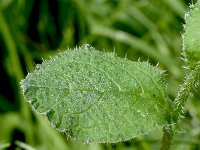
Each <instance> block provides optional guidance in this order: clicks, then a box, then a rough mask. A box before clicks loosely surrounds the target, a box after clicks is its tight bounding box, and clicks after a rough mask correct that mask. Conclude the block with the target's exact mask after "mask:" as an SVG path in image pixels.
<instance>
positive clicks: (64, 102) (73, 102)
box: [21, 45, 168, 143]
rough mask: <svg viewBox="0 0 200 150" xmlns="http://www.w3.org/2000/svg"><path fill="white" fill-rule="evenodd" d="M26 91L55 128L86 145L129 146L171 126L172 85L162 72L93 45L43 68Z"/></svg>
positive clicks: (31, 76)
mask: <svg viewBox="0 0 200 150" xmlns="http://www.w3.org/2000/svg"><path fill="white" fill-rule="evenodd" d="M21 86H22V90H23V93H24V96H25V98H26V100H27V101H28V102H29V103H31V104H32V106H33V108H34V109H35V110H36V111H38V112H40V113H43V114H45V115H46V116H47V118H48V120H49V121H50V123H51V125H52V126H53V127H55V128H56V129H58V130H59V131H61V132H64V133H66V134H67V135H69V136H71V137H73V138H76V139H78V140H81V141H83V142H97V143H102V142H111V143H115V142H118V141H124V140H128V139H131V138H134V137H136V136H139V135H142V134H146V133H148V132H150V131H151V130H153V129H154V128H155V127H158V126H162V125H164V124H165V123H166V119H165V115H166V112H167V109H168V102H167V95H166V93H167V92H166V89H165V87H166V85H165V83H164V82H163V79H162V75H161V72H160V71H159V70H158V69H157V68H156V67H153V66H151V65H149V64H148V63H147V62H132V61H129V60H126V59H122V58H119V57H116V56H115V55H114V54H113V53H104V52H99V51H96V50H95V49H94V48H92V47H90V46H87V45H85V46H82V47H80V48H78V49H77V50H69V51H66V52H62V53H60V54H58V55H57V56H55V57H54V58H52V59H51V60H48V61H45V62H43V63H42V64H41V65H40V66H39V67H38V69H36V70H35V71H34V72H33V73H30V74H29V75H28V76H27V77H26V78H25V79H24V80H23V81H22V82H21Z"/></svg>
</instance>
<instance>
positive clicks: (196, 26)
mask: <svg viewBox="0 0 200 150" xmlns="http://www.w3.org/2000/svg"><path fill="white" fill-rule="evenodd" d="M190 8H191V9H190V11H189V12H188V13H186V14H185V22H186V24H185V33H184V35H183V50H184V54H185V58H186V61H187V62H188V65H189V66H190V67H192V68H193V67H195V66H196V65H197V64H199V60H200V59H199V58H200V1H198V2H197V3H196V4H195V5H191V6H190Z"/></svg>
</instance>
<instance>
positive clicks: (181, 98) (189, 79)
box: [173, 65, 200, 123]
mask: <svg viewBox="0 0 200 150" xmlns="http://www.w3.org/2000/svg"><path fill="white" fill-rule="evenodd" d="M199 88H200V65H198V66H196V67H195V69H194V70H192V71H191V73H190V74H189V75H188V76H186V79H185V82H184V83H183V85H182V86H181V89H180V91H179V93H178V95H177V97H176V99H175V101H174V110H173V117H174V121H175V123H177V121H178V120H180V118H181V117H182V116H183V114H184V112H185V108H184V106H185V103H186V101H187V100H188V98H190V97H194V95H195V93H197V91H198V89H199Z"/></svg>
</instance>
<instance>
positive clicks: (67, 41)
mask: <svg viewBox="0 0 200 150" xmlns="http://www.w3.org/2000/svg"><path fill="white" fill-rule="evenodd" d="M193 2H194V3H195V0H193ZM189 4H192V1H191V0H54V1H53V0H52V1H51V0H0V62H1V63H0V149H9V150H14V149H17V150H20V149H26V150H34V149H37V150H79V149H80V150H88V149H90V150H112V149H116V150H130V149H139V150H150V149H159V147H160V143H161V138H162V129H160V130H156V131H153V132H152V133H150V134H148V135H146V136H141V137H138V138H135V139H132V140H130V141H127V142H120V143H117V144H90V145H87V144H82V143H80V142H78V141H74V140H73V139H70V138H69V137H67V136H65V135H63V134H60V133H58V132H57V131H56V130H55V129H53V128H51V127H50V126H49V124H48V122H47V120H46V119H44V118H43V117H41V116H39V115H38V114H37V113H35V112H34V111H32V109H31V108H30V106H29V104H27V103H26V102H25V101H24V99H23V97H22V94H21V90H20V87H19V82H20V80H21V79H23V78H24V76H25V75H26V74H27V73H28V72H31V71H33V70H34V67H35V64H38V63H41V62H42V61H43V59H49V57H50V56H54V55H55V54H57V53H58V52H59V51H63V50H66V49H68V48H74V47H76V46H78V45H82V44H84V43H89V44H91V45H92V46H94V47H96V48H97V49H99V50H103V51H115V53H116V54H117V55H118V56H119V57H127V58H128V59H130V60H133V61H138V59H139V58H140V60H141V61H149V62H150V63H151V64H153V65H157V64H158V67H159V68H161V69H162V70H166V82H167V84H168V93H169V96H170V98H171V99H172V100H173V99H174V97H175V96H176V93H177V91H178V90H179V85H180V83H181V82H182V81H183V79H184V76H185V74H186V71H185V70H184V69H183V67H182V66H183V65H184V63H183V61H182V60H181V57H182V56H181V49H182V48H181V47H182V43H181V33H182V32H183V29H182V26H183V23H184V13H185V12H186V11H188V9H189V7H188V6H189ZM186 108H187V111H186V113H185V116H186V117H185V118H184V119H183V120H182V122H181V123H180V124H179V128H177V129H176V131H175V133H174V134H175V135H174V136H175V137H174V141H173V146H172V149H177V150H179V149H187V150H198V149H200V109H199V108H200V102H199V101H190V102H188V103H187V106H186ZM130 131H131V129H130Z"/></svg>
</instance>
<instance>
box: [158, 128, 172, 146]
mask: <svg viewBox="0 0 200 150" xmlns="http://www.w3.org/2000/svg"><path fill="white" fill-rule="evenodd" d="M163 132H164V134H163V138H162V145H161V148H160V149H161V150H169V149H170V146H171V141H172V138H173V131H172V127H171V126H164V127H163Z"/></svg>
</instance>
